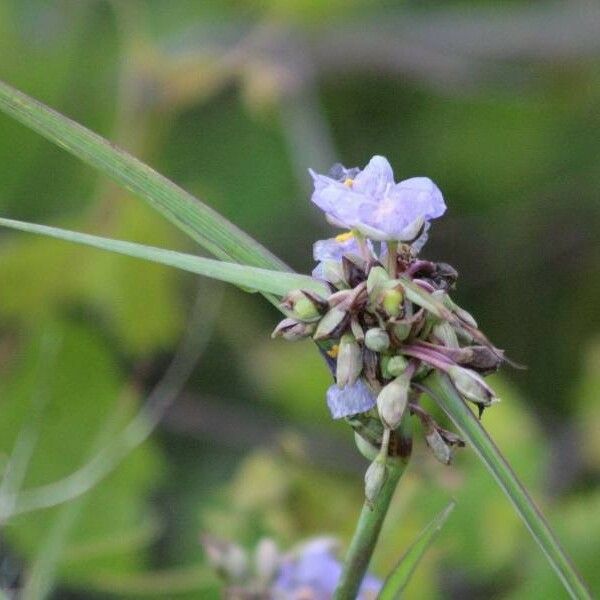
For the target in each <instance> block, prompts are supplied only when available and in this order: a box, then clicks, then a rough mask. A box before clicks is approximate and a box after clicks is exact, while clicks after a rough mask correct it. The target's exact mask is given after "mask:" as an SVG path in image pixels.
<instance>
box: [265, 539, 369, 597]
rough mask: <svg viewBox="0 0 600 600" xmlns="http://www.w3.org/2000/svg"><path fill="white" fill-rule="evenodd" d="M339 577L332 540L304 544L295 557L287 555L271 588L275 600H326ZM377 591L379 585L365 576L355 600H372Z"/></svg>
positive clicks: (333, 589)
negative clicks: (299, 599) (309, 599)
mask: <svg viewBox="0 0 600 600" xmlns="http://www.w3.org/2000/svg"><path fill="white" fill-rule="evenodd" d="M341 574H342V565H341V563H340V562H339V561H338V559H337V558H336V557H335V556H334V554H333V547H332V543H331V540H328V539H324V538H321V539H316V540H314V541H312V542H309V543H307V544H305V545H304V547H303V548H301V549H300V551H299V552H298V554H297V555H296V556H289V557H287V558H286V559H285V560H284V561H283V564H282V566H281V568H280V570H279V573H278V574H277V578H276V581H275V584H274V586H273V590H272V592H273V597H274V598H276V599H277V600H279V599H283V598H285V599H286V600H294V599H295V598H311V600H329V599H330V598H331V597H332V595H333V592H334V591H335V587H336V585H337V583H338V581H339V579H340V576H341ZM380 588H381V582H380V581H379V580H378V579H376V578H375V577H373V576H372V575H367V576H366V577H365V578H364V580H363V583H362V585H361V588H360V591H359V595H358V600H371V599H373V600H374V599H375V597H376V595H377V593H378V592H379V589H380Z"/></svg>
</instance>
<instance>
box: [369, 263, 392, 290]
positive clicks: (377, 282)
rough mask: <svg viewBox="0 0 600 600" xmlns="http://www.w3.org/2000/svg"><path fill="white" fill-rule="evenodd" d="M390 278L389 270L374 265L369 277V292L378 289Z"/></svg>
mask: <svg viewBox="0 0 600 600" xmlns="http://www.w3.org/2000/svg"><path fill="white" fill-rule="evenodd" d="M389 280H390V276H389V274H388V272H387V271H386V270H385V269H384V268H383V267H373V268H372V269H371V270H370V271H369V276H368V277H367V293H368V294H371V292H374V291H377V289H379V288H381V287H383V286H384V285H385V284H386V283H387V282H388V281H389Z"/></svg>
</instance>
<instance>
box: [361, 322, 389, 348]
mask: <svg viewBox="0 0 600 600" xmlns="http://www.w3.org/2000/svg"><path fill="white" fill-rule="evenodd" d="M365 346H366V347H367V348H369V350H373V351H374V352H385V351H386V350H387V349H388V348H389V347H390V336H389V335H388V334H387V331H386V330H385V329H381V328H380V327H373V329H369V330H368V331H367V333H366V334H365Z"/></svg>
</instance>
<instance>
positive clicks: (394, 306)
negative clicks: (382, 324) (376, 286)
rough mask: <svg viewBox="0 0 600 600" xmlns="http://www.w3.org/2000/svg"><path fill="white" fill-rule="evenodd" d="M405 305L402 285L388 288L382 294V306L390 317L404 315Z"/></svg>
mask: <svg viewBox="0 0 600 600" xmlns="http://www.w3.org/2000/svg"><path fill="white" fill-rule="evenodd" d="M390 283H392V282H390ZM388 285H389V284H388ZM403 304H404V293H403V291H402V286H401V285H400V284H396V285H394V286H393V287H387V289H385V290H384V291H383V292H382V293H381V297H380V305H381V308H382V309H383V311H384V312H385V314H386V315H387V316H388V317H397V316H398V315H400V314H401V313H402V309H403Z"/></svg>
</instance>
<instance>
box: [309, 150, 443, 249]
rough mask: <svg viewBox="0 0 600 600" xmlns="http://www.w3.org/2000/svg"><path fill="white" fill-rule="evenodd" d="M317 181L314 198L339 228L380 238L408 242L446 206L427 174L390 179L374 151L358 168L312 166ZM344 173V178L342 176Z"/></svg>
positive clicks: (386, 164)
mask: <svg viewBox="0 0 600 600" xmlns="http://www.w3.org/2000/svg"><path fill="white" fill-rule="evenodd" d="M310 174H311V176H312V178H313V181H314V184H315V191H314V192H313V195H312V201H313V202H314V203H315V204H316V205H317V206H318V207H319V208H320V209H321V210H322V211H324V212H325V214H326V216H327V220H328V221H329V222H330V223H331V224H332V225H335V226H337V227H345V228H347V229H357V230H358V231H360V232H361V233H362V234H363V235H365V236H366V237H368V238H370V239H372V240H378V241H410V240H413V239H414V238H415V237H417V236H418V235H419V233H420V232H421V230H422V228H423V227H424V226H425V224H426V223H428V222H429V221H430V220H431V219H435V218H437V217H440V216H442V215H443V214H444V212H445V210H446V205H445V203H444V198H443V197H442V193H441V192H440V190H439V189H438V187H437V186H436V185H435V183H433V181H431V179H428V178H427V177H413V178H411V179H406V180H404V181H401V182H400V183H395V182H394V173H393V171H392V167H391V166H390V163H389V162H388V161H387V159H386V158H384V157H383V156H374V157H373V158H372V159H371V160H370V161H369V164H368V165H367V166H366V167H365V168H364V169H363V170H362V171H358V172H356V170H348V169H343V168H338V169H337V171H336V172H333V173H332V176H331V177H329V176H326V175H319V174H318V173H315V172H314V171H312V170H311V171H310ZM342 178H343V179H342Z"/></svg>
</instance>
